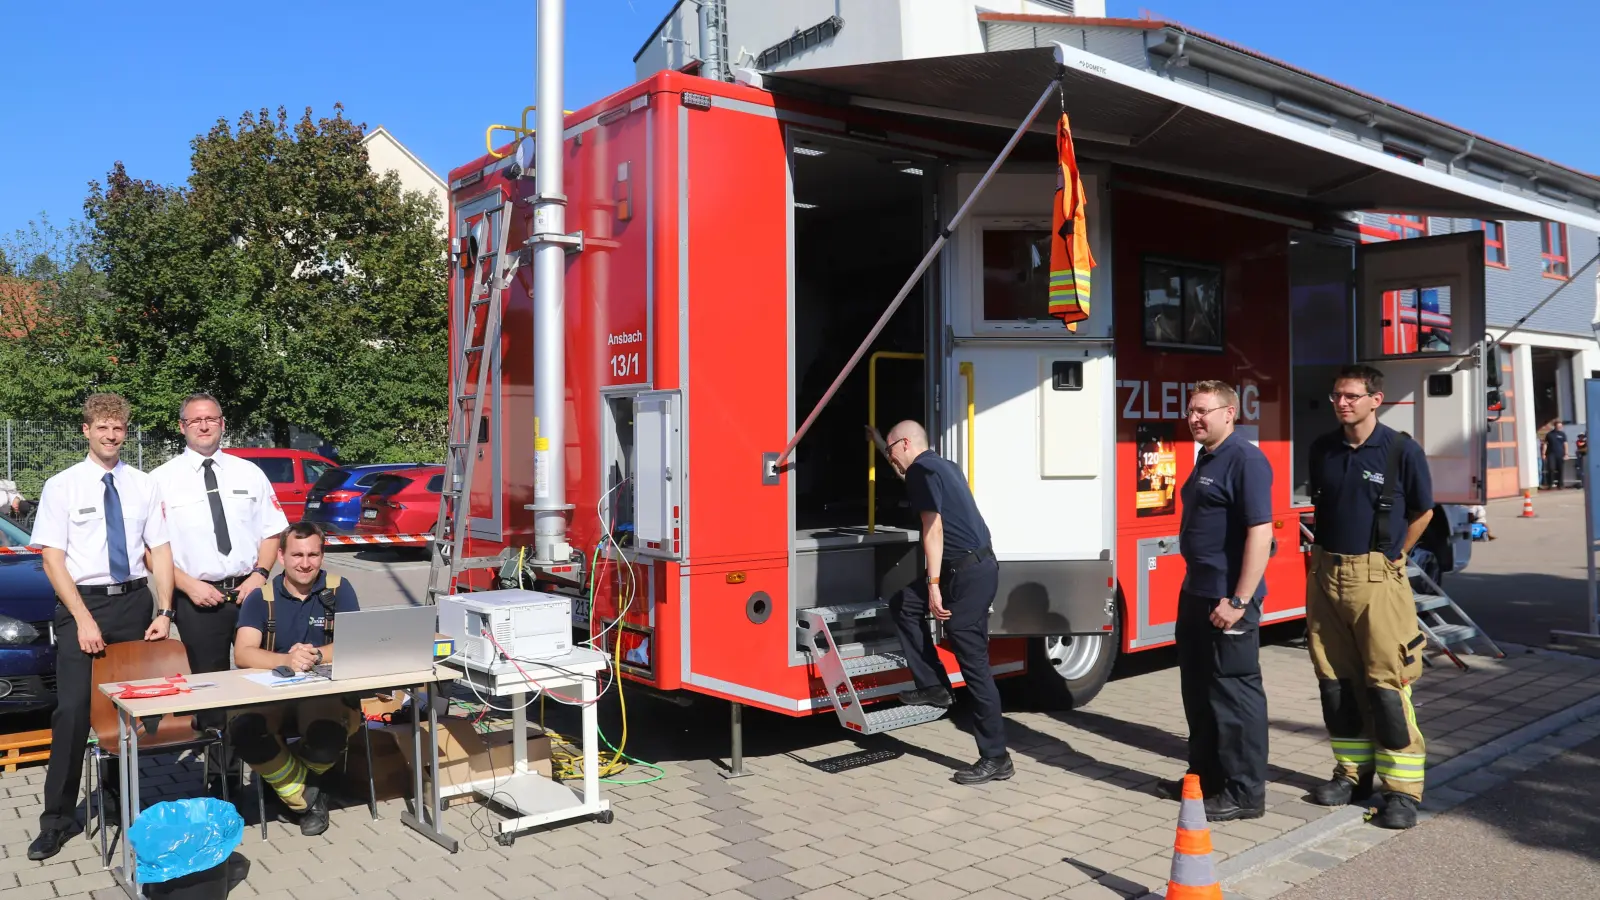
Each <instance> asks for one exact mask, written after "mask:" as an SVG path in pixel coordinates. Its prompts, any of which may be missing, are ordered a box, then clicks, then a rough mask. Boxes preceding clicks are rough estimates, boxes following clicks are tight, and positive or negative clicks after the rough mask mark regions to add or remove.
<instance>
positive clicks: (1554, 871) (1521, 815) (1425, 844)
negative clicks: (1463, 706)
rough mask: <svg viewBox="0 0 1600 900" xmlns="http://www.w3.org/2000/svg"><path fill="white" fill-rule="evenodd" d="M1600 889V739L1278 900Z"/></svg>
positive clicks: (1459, 898) (1564, 893)
mask: <svg viewBox="0 0 1600 900" xmlns="http://www.w3.org/2000/svg"><path fill="white" fill-rule="evenodd" d="M1597 894H1600V740H1594V741H1590V742H1589V743H1587V744H1583V745H1581V746H1578V747H1576V748H1574V749H1572V750H1570V751H1568V752H1566V753H1563V754H1561V755H1560V756H1557V757H1555V758H1554V759H1551V760H1550V761H1549V762H1547V763H1544V764H1543V765H1540V766H1536V767H1535V768H1533V769H1530V770H1528V771H1527V772H1525V773H1523V774H1522V775H1521V776H1520V777H1518V778H1516V779H1513V780H1511V781H1508V782H1506V783H1504V784H1502V785H1500V786H1499V787H1496V788H1493V789H1491V790H1490V791H1488V792H1487V793H1484V794H1482V795H1480V796H1478V797H1475V798H1473V799H1472V800H1468V801H1467V802H1465V803H1463V804H1462V805H1460V806H1458V807H1456V808H1455V809H1452V810H1450V811H1448V812H1445V813H1442V814H1441V815H1439V816H1436V817H1435V818H1433V819H1431V820H1429V821H1427V822H1424V823H1422V824H1420V825H1418V826H1417V827H1416V828H1414V829H1412V830H1410V831H1408V832H1406V833H1404V834H1401V835H1398V836H1396V837H1395V838H1394V839H1393V840H1390V841H1387V842H1385V843H1383V844H1379V845H1378V846H1377V847H1374V848H1373V849H1371V850H1368V851H1367V852H1365V853H1363V854H1361V855H1360V856H1357V857H1355V858H1354V859H1351V860H1350V861H1349V862H1346V863H1344V864H1343V865H1341V866H1339V867H1338V868H1335V869H1332V870H1329V871H1328V872H1325V873H1323V874H1322V875H1319V876H1317V877H1316V878H1314V879H1312V880H1311V881H1308V882H1306V883H1305V884H1303V885H1300V886H1299V887H1296V888H1293V889H1291V890H1288V891H1285V892H1284V893H1282V894H1279V895H1278V896H1277V898H1276V900H1351V898H1355V897H1360V898H1370V900H1390V898H1393V900H1413V898H1417V897H1440V898H1446V900H1506V898H1529V900H1534V898H1539V900H1543V898H1557V897H1559V898H1569V897H1593V896H1596V895H1597Z"/></svg>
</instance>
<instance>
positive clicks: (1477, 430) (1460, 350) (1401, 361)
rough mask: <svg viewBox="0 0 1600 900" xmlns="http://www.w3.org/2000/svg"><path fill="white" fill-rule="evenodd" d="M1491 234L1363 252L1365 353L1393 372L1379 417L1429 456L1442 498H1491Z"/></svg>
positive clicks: (1370, 247)
mask: <svg viewBox="0 0 1600 900" xmlns="http://www.w3.org/2000/svg"><path fill="white" fill-rule="evenodd" d="M1484 294H1485V290H1484V270H1483V233H1482V232H1479V231H1471V232H1466V233H1462V234H1450V235H1440V236H1437V237H1426V238H1413V239H1411V240H1403V241H1387V242H1383V243H1376V244H1366V245H1363V246H1361V247H1360V248H1358V249H1357V251H1356V308H1357V316H1356V323H1357V332H1356V353H1357V357H1358V358H1359V359H1360V360H1361V361H1362V362H1364V363H1366V364H1368V365H1371V366H1374V367H1376V368H1377V369H1379V370H1380V371H1382V372H1383V375H1384V381H1383V394H1384V398H1383V406H1382V408H1381V409H1379V411H1378V419H1379V421H1381V422H1383V423H1384V424H1385V425H1388V426H1389V427H1391V428H1394V429H1396V430H1399V431H1405V432H1407V433H1409V434H1410V435H1411V436H1412V438H1414V439H1415V440H1416V441H1417V442H1418V443H1419V444H1421V445H1422V448H1423V450H1424V451H1425V452H1426V453H1427V456H1428V464H1429V470H1430V472H1431V474H1432V477H1433V496H1434V500H1435V502H1437V503H1458V504H1465V505H1473V504H1478V503H1482V502H1484V500H1483V498H1484V492H1485V489H1486V483H1485V479H1486V477H1487V472H1486V470H1485V468H1484V466H1485V463H1486V457H1487V440H1488V415H1489V413H1488V403H1487V391H1488V386H1487V384H1486V383H1485V379H1484V361H1483V352H1484V346H1485V341H1486V335H1485V332H1484Z"/></svg>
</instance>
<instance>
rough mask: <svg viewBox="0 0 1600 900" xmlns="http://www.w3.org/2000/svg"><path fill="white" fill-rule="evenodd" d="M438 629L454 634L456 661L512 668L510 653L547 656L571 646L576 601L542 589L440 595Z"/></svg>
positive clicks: (524, 657)
mask: <svg viewBox="0 0 1600 900" xmlns="http://www.w3.org/2000/svg"><path fill="white" fill-rule="evenodd" d="M439 630H440V631H442V632H443V633H444V634H446V635H449V636H450V637H451V638H452V639H454V641H455V646H456V656H455V659H456V660H457V661H459V662H461V663H464V664H466V665H469V666H472V667H474V668H478V669H483V670H486V671H495V670H499V669H502V668H507V669H509V668H511V667H512V666H511V663H509V662H506V661H505V660H506V659H507V658H509V659H515V660H546V659H554V658H556V657H559V656H565V655H567V654H568V653H569V652H571V650H572V601H571V599H569V598H567V597H563V596H560V595H558V594H547V593H545V592H543V591H523V590H505V591H473V592H469V593H465V594H450V595H448V596H446V597H443V598H441V599H440V600H439ZM491 636H492V638H493V639H492V640H491V639H490V638H491ZM497 645H498V646H497Z"/></svg>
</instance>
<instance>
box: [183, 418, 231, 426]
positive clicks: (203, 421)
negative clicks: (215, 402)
mask: <svg viewBox="0 0 1600 900" xmlns="http://www.w3.org/2000/svg"><path fill="white" fill-rule="evenodd" d="M183 424H185V425H221V424H222V417H221V416H199V417H197V418H193V419H184V420H183Z"/></svg>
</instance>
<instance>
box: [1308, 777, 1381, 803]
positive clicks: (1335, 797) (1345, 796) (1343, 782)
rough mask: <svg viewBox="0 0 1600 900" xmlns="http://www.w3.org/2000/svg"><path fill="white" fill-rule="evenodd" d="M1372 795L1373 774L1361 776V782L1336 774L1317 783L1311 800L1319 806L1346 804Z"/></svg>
mask: <svg viewBox="0 0 1600 900" xmlns="http://www.w3.org/2000/svg"><path fill="white" fill-rule="evenodd" d="M1370 796H1372V776H1371V775H1363V776H1361V783H1360V784H1357V783H1356V782H1354V781H1351V780H1350V779H1348V778H1346V777H1344V776H1343V775H1335V776H1333V777H1332V778H1330V779H1328V781H1327V782H1326V783H1324V784H1319V785H1317V787H1316V789H1315V790H1313V791H1312V792H1311V802H1312V803H1315V804H1317V805H1318V806H1344V805H1346V804H1348V803H1350V802H1351V801H1353V800H1365V799H1366V798H1368V797H1370Z"/></svg>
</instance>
